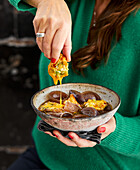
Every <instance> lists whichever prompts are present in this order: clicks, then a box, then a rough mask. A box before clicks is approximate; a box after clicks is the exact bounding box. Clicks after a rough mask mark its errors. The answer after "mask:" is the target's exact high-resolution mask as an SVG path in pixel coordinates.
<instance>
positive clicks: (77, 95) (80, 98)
mask: <svg viewBox="0 0 140 170" xmlns="http://www.w3.org/2000/svg"><path fill="white" fill-rule="evenodd" d="M69 94H73V95H74V97H75V99H76V100H77V102H78V103H80V104H82V103H84V102H85V99H84V96H83V95H82V93H80V92H78V91H76V90H70V91H69Z"/></svg>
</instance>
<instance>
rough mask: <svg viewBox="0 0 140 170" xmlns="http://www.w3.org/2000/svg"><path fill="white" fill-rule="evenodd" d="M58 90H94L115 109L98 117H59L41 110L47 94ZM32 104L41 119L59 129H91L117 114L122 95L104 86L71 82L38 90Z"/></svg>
mask: <svg viewBox="0 0 140 170" xmlns="http://www.w3.org/2000/svg"><path fill="white" fill-rule="evenodd" d="M56 90H60V91H63V92H65V93H67V94H68V93H69V90H77V91H79V92H84V91H93V92H95V93H97V94H99V96H100V97H101V98H102V99H104V100H105V101H107V102H108V103H110V104H111V105H112V107H113V110H111V111H109V112H107V113H105V114H102V115H99V116H96V117H89V118H78V119H72V118H57V117H54V116H52V115H47V114H45V113H43V112H41V111H39V110H38V107H39V106H40V105H41V104H42V103H43V102H45V101H46V100H47V94H48V93H50V92H51V91H56ZM31 104H32V107H33V109H34V110H35V112H36V113H37V115H38V116H40V117H41V119H43V120H44V121H45V122H46V123H48V124H49V125H51V126H53V127H55V128H57V129H60V130H64V131H91V130H94V129H95V128H97V127H98V126H99V125H102V124H104V123H106V122H107V121H108V120H109V119H110V118H111V117H112V116H113V115H114V114H115V112H116V111H117V110H118V108H119V106H120V97H119V96H118V94H117V93H116V92H114V91H113V90H110V89H108V88H106V87H103V86H99V85H94V84H86V83H69V84H63V85H57V86H51V87H48V88H45V89H43V90H41V91H39V92H37V93H36V94H35V95H34V96H33V97H32V99H31Z"/></svg>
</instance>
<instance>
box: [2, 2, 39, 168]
mask: <svg viewBox="0 0 140 170" xmlns="http://www.w3.org/2000/svg"><path fill="white" fill-rule="evenodd" d="M33 17H34V16H33V15H32V14H30V13H28V12H18V11H17V10H16V9H15V8H14V7H12V6H11V5H10V4H9V2H8V0H0V96H1V97H0V170H5V169H7V167H8V166H9V165H10V164H11V163H12V162H13V161H14V160H15V159H17V157H18V156H19V154H21V153H22V152H24V150H26V148H27V147H29V146H32V145H33V143H32V138H31V130H32V127H33V124H34V121H35V117H36V115H35V113H34V111H33V110H32V108H31V105H30V99H31V96H32V95H33V94H34V93H35V92H36V91H37V90H38V89H39V84H38V62H39V56H40V50H39V49H38V47H37V45H36V42H35V34H34V29H33V25H32V20H33Z"/></svg>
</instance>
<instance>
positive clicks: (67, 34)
mask: <svg viewBox="0 0 140 170" xmlns="http://www.w3.org/2000/svg"><path fill="white" fill-rule="evenodd" d="M26 1H30V0H26ZM31 1H33V0H31ZM30 4H31V3H30ZM33 25H34V30H35V33H45V37H44V38H41V37H38V38H37V39H36V41H37V44H38V46H39V48H40V50H41V51H42V52H43V53H44V55H45V56H46V57H47V58H49V59H51V61H52V62H53V63H55V62H56V61H57V60H58V58H59V56H60V52H61V50H63V54H64V55H65V56H66V58H67V61H68V62H69V61H70V60H71V56H70V52H71V14H70V11H69V9H68V7H67V5H66V3H65V1H64V0H57V1H56V0H40V1H38V4H37V12H36V16H35V18H34V20H33Z"/></svg>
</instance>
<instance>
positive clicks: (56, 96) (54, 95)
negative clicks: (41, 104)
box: [48, 91, 68, 103]
mask: <svg viewBox="0 0 140 170" xmlns="http://www.w3.org/2000/svg"><path fill="white" fill-rule="evenodd" d="M60 95H62V101H65V100H66V99H67V98H68V95H67V94H66V93H64V92H61V91H52V92H50V93H49V94H48V98H49V101H52V102H57V103H60Z"/></svg>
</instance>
